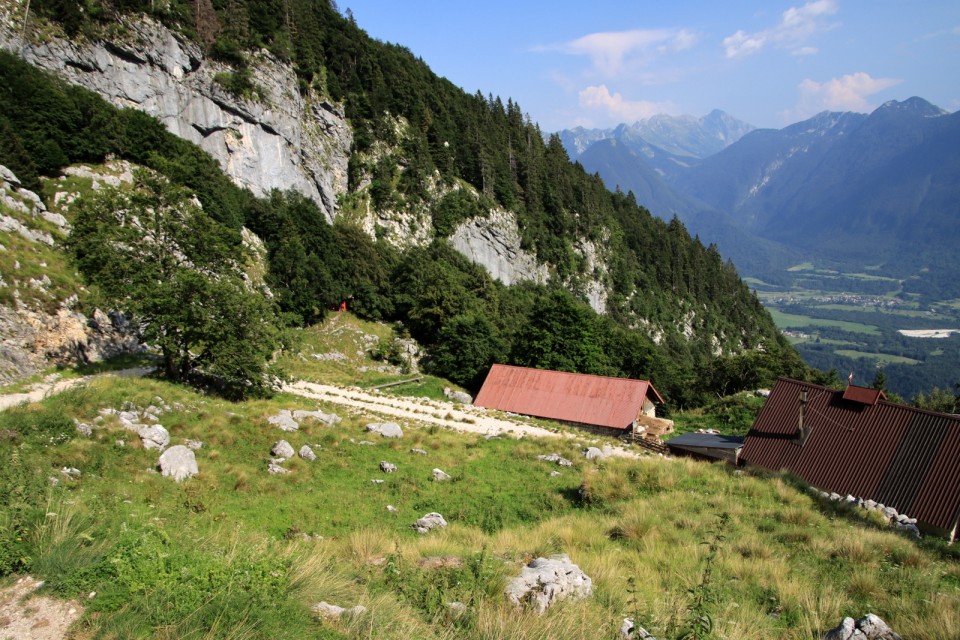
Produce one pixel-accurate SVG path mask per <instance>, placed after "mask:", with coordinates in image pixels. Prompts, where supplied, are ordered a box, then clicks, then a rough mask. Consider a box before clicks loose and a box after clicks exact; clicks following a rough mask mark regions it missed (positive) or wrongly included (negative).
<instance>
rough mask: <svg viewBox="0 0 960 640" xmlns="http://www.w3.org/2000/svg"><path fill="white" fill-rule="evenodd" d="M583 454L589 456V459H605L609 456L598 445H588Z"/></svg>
mask: <svg viewBox="0 0 960 640" xmlns="http://www.w3.org/2000/svg"><path fill="white" fill-rule="evenodd" d="M583 455H584V456H585V457H586V458H587V460H603V459H604V458H606V457H607V454H605V453H604V452H603V450H602V449H599V448H598V447H587V448H586V449H584V451H583Z"/></svg>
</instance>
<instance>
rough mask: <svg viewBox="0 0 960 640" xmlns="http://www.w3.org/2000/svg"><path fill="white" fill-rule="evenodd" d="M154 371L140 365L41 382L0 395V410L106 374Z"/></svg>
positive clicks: (130, 374) (132, 373) (141, 374)
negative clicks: (22, 390)
mask: <svg viewBox="0 0 960 640" xmlns="http://www.w3.org/2000/svg"><path fill="white" fill-rule="evenodd" d="M152 371H153V367H139V368H135V369H120V370H118V371H111V372H109V373H98V374H97V375H93V376H84V377H82V378H67V379H66V380H56V381H51V382H39V383H37V384H35V385H33V388H32V389H31V390H30V391H27V392H25V393H8V394H7V395H2V396H0V411H3V410H4V409H9V408H10V407H15V406H17V405H18V404H22V403H24V402H39V401H41V400H43V399H44V398H49V397H50V396H55V395H57V394H58V393H63V392H64V391H66V390H68V389H73V388H74V387H79V386H82V385H85V384H87V383H88V382H90V381H91V380H94V379H96V378H102V377H104V376H119V377H121V378H127V377H131V376H143V375H146V374H148V373H150V372H152Z"/></svg>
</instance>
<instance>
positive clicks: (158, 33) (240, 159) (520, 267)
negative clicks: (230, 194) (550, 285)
mask: <svg viewBox="0 0 960 640" xmlns="http://www.w3.org/2000/svg"><path fill="white" fill-rule="evenodd" d="M22 20H23V14H22V8H18V5H17V3H16V2H13V1H11V0H6V1H0V47H2V48H4V49H7V50H10V51H15V52H17V53H18V54H19V55H21V56H22V57H23V58H24V59H25V60H27V61H28V62H30V63H31V64H33V65H35V66H38V67H40V68H43V69H45V70H48V71H51V72H53V73H54V74H56V75H57V76H59V77H61V78H63V79H65V80H67V81H68V82H71V83H73V84H76V85H80V86H83V87H85V88H87V89H90V90H92V91H94V92H95V93H97V94H99V95H100V96H102V97H103V98H104V99H106V100H107V101H109V102H110V103H112V104H114V105H116V106H118V107H131V108H135V109H139V110H141V111H143V112H145V113H147V114H149V115H152V116H154V117H156V118H157V119H158V120H160V121H161V122H163V124H164V125H165V126H166V128H167V129H168V130H169V131H170V132H172V133H174V134H175V135H177V136H179V137H182V138H185V139H187V140H189V141H191V142H194V143H196V144H197V145H199V146H200V147H201V148H202V149H204V150H205V151H206V152H208V153H209V154H210V155H211V156H212V157H213V158H215V159H216V160H217V162H218V163H219V164H220V166H221V167H222V168H223V170H224V172H225V173H226V174H227V175H229V176H230V177H231V178H232V179H233V180H234V181H235V182H236V183H237V184H239V185H241V186H244V187H247V188H249V189H250V190H251V191H252V192H253V193H255V194H257V195H266V194H268V193H269V192H270V191H271V190H273V189H280V190H287V189H293V190H296V191H298V192H300V193H302V194H304V195H306V196H307V197H309V198H311V199H312V200H314V201H315V202H316V203H317V204H318V206H319V207H320V208H321V209H322V211H323V212H324V213H325V215H326V218H327V220H328V222H333V221H334V220H335V219H336V218H338V217H339V216H340V215H345V216H347V217H348V218H349V219H354V220H355V221H356V222H357V223H358V224H360V226H361V227H363V228H364V229H365V230H366V231H367V232H368V233H369V234H370V235H371V237H376V238H383V239H384V240H386V241H387V242H390V243H391V244H393V245H394V246H396V247H398V248H401V249H403V248H407V247H410V246H418V245H423V244H426V243H429V242H430V241H431V240H432V239H433V235H434V234H433V229H432V226H431V222H430V213H429V211H430V206H431V203H430V202H405V200H404V198H403V197H402V196H400V195H397V197H396V202H395V203H394V204H391V205H390V206H385V207H384V206H381V207H379V208H377V207H373V206H372V205H371V198H370V196H369V191H370V184H371V175H372V171H373V168H374V166H375V165H376V163H377V162H379V161H382V160H388V161H391V162H393V163H394V166H395V167H396V171H397V172H398V174H399V173H402V172H403V171H404V170H405V164H406V161H405V159H404V158H403V157H402V153H401V151H400V149H399V146H387V145H384V143H382V142H378V143H377V144H376V145H374V148H373V150H372V151H369V152H367V153H365V154H356V157H355V158H354V159H353V160H354V162H355V164H356V166H357V167H359V169H357V171H358V174H359V176H360V177H359V179H358V180H357V183H356V184H355V186H354V193H348V184H347V167H348V163H349V162H350V160H351V155H350V154H351V145H352V140H353V133H352V129H351V127H350V124H349V123H348V122H347V120H346V118H345V116H344V111H343V107H342V105H338V104H334V103H333V102H331V101H329V100H326V99H324V98H323V97H321V96H319V95H318V94H317V93H316V92H315V91H314V90H312V89H310V90H308V91H307V92H306V94H305V95H304V94H301V92H300V87H299V86H298V83H297V78H296V74H295V72H294V70H293V68H292V67H291V66H290V65H289V64H286V63H283V62H281V61H280V60H278V59H277V58H275V57H274V56H273V55H271V54H270V53H269V52H267V51H258V52H253V53H251V54H249V57H250V69H251V71H252V83H253V86H254V87H256V92H255V94H256V95H252V94H251V95H249V96H245V97H241V96H237V95H234V94H233V93H231V92H230V91H228V90H227V89H226V88H225V87H224V86H223V85H222V83H221V82H220V81H218V78H219V79H222V78H223V77H224V75H225V74H229V73H231V69H230V68H229V67H228V66H226V65H224V64H222V63H219V62H217V61H215V60H211V59H209V58H207V57H205V56H204V55H203V52H202V50H201V49H200V47H199V46H198V45H197V44H195V43H193V42H191V41H190V40H188V39H186V38H185V37H183V36H182V35H181V34H178V33H176V32H174V31H171V30H170V29H168V28H167V27H165V26H164V25H162V24H160V23H158V22H156V21H155V20H153V19H151V18H150V17H148V16H138V17H136V18H124V19H122V22H121V24H120V25H119V27H118V28H117V29H113V30H112V32H113V33H116V34H121V35H117V36H111V38H110V39H109V40H82V39H81V40H70V39H67V38H66V37H64V36H62V35H57V29H56V28H55V27H53V26H51V25H45V27H46V28H44V29H27V30H26V32H25V33H26V37H25V38H23V39H21V32H20V30H21V27H22ZM394 125H395V126H394V128H395V131H394V132H393V133H394V137H395V138H396V139H397V140H402V139H403V138H404V137H405V136H406V135H407V131H406V130H407V128H408V124H407V123H406V121H405V120H404V119H403V118H400V117H397V118H396V119H395V123H394ZM428 182H430V187H429V189H428V191H429V192H431V193H433V194H434V196H435V197H436V198H440V197H442V196H443V194H444V193H445V192H446V191H447V190H449V187H445V186H444V185H442V184H441V183H440V180H439V174H437V175H434V176H430V177H429V178H428ZM466 188H470V187H466ZM344 202H346V203H348V204H347V206H346V207H345V209H346V210H345V211H343V212H341V204H342V203H344ZM451 243H452V244H453V246H454V247H455V248H456V249H457V250H458V251H459V252H461V253H462V254H464V255H465V256H467V257H468V258H469V259H471V260H472V261H474V262H476V263H477V264H480V265H481V266H483V267H484V268H486V269H487V270H488V271H489V272H490V274H491V275H492V276H493V277H494V278H499V279H500V280H502V281H503V282H504V284H508V285H509V284H514V283H516V282H519V281H522V280H529V281H534V282H540V283H545V282H547V281H548V280H550V279H551V277H553V276H552V271H551V269H550V266H549V265H545V264H542V263H540V262H538V261H537V258H536V256H535V255H534V254H533V253H531V252H529V251H527V250H524V249H523V248H521V246H520V232H519V229H518V228H517V222H516V216H515V215H514V214H513V213H512V212H509V211H504V210H495V211H493V212H491V213H490V214H489V215H488V216H485V217H477V218H473V219H471V220H468V221H466V222H464V223H462V224H461V225H460V226H459V228H458V229H457V230H456V232H455V233H454V234H453V236H452V237H451ZM574 250H575V251H576V253H577V254H578V255H579V256H580V258H581V259H582V261H583V267H584V269H583V271H582V273H581V274H579V275H577V276H576V277H574V278H572V279H570V280H569V281H567V282H564V284H565V285H566V286H567V287H568V288H569V289H571V290H572V291H574V292H576V293H578V294H579V295H581V296H582V297H583V298H584V299H585V300H587V301H588V302H590V304H591V306H593V308H594V309H596V310H597V311H598V312H601V313H603V312H605V310H606V297H607V293H606V283H605V274H606V258H607V257H606V255H605V252H604V251H603V250H602V248H601V247H600V245H598V244H595V243H590V242H586V241H583V242H580V243H578V245H577V246H575V247H574Z"/></svg>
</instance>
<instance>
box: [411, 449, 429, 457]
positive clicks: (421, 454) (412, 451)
mask: <svg viewBox="0 0 960 640" xmlns="http://www.w3.org/2000/svg"><path fill="white" fill-rule="evenodd" d="M410 453H413V454H416V455H418V456H425V455H427V452H426V451H424V450H423V449H410Z"/></svg>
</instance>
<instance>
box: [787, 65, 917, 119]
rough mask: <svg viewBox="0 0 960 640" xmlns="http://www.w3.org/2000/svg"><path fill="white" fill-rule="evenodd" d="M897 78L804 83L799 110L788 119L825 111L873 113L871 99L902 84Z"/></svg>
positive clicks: (859, 75) (847, 78)
mask: <svg viewBox="0 0 960 640" xmlns="http://www.w3.org/2000/svg"><path fill="white" fill-rule="evenodd" d="M900 82H901V81H900V80H897V79H895V78H873V77H871V76H870V74H869V73H864V72H863V71H859V72H857V73H851V74H848V75H845V76H843V77H841V78H832V79H830V80H827V81H826V82H816V81H814V80H810V79H807V80H804V81H803V82H801V83H800V85H799V89H800V101H799V103H798V104H797V107H796V109H794V110H792V111H790V112H787V113H786V114H784V115H785V116H786V117H787V118H806V117H809V116H812V115H814V114H817V113H820V112H821V111H858V112H869V111H873V109H874V108H875V105H873V104H871V103H870V102H869V101H868V100H867V98H868V97H869V96H871V95H873V94H875V93H879V92H880V91H883V90H884V89H889V88H890V87H892V86H895V85H897V84H899V83H900Z"/></svg>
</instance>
